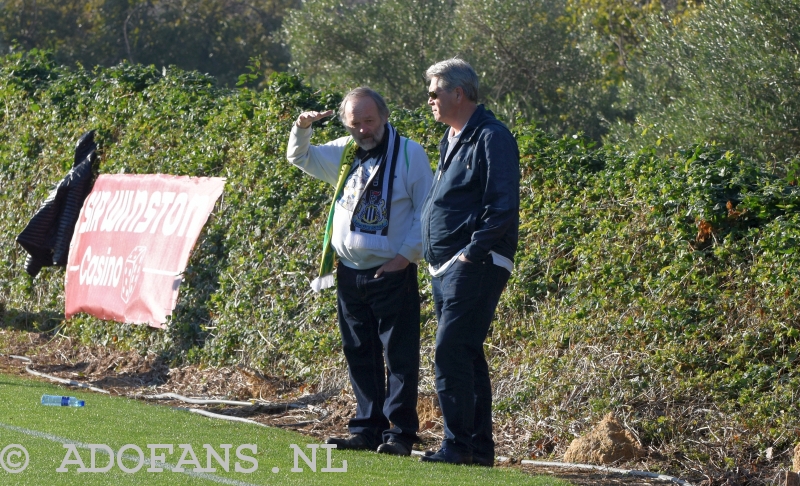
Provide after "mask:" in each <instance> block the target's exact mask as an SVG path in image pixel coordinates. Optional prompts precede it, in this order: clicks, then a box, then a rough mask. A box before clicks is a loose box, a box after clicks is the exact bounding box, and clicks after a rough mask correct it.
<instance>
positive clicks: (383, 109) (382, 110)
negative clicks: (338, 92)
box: [339, 86, 389, 125]
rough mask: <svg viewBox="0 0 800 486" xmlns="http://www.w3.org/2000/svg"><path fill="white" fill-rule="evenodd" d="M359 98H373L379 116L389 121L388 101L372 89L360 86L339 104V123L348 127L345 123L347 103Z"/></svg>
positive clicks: (345, 96)
mask: <svg viewBox="0 0 800 486" xmlns="http://www.w3.org/2000/svg"><path fill="white" fill-rule="evenodd" d="M358 98H372V101H374V102H375V104H376V105H378V114H379V115H380V116H381V117H382V118H383V119H385V120H388V119H389V107H388V106H386V101H384V99H383V96H381V95H380V94H378V92H377V91H375V90H374V89H372V88H368V87H366V86H360V87H358V88H356V89H353V90H351V91H350V92H349V93H347V94H346V95H344V98H343V99H342V102H341V103H340V104H339V121H341V122H342V124H343V125H346V123H345V121H344V110H345V107H346V106H347V102H348V101H350V100H352V99H358Z"/></svg>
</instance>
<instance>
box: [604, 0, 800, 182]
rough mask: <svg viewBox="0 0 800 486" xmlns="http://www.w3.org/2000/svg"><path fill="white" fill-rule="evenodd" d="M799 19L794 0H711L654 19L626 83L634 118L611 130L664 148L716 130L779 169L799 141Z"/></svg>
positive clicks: (616, 136) (634, 142) (730, 144)
mask: <svg viewBox="0 0 800 486" xmlns="http://www.w3.org/2000/svg"><path fill="white" fill-rule="evenodd" d="M798 25H800V6H798V4H797V2H794V1H792V0H755V1H743V0H718V1H714V2H709V3H708V4H707V5H706V6H705V7H704V8H702V9H699V10H698V11H697V12H696V13H695V15H692V16H688V17H687V18H684V21H683V22H677V23H675V24H673V23H672V22H664V21H663V19H657V20H654V21H653V22H652V24H651V26H650V30H649V34H648V36H647V39H646V41H645V42H644V43H643V44H642V45H641V49H642V51H643V53H644V54H643V56H642V57H641V58H640V59H638V60H636V61H633V62H631V63H630V64H629V66H630V70H631V76H630V82H629V83H627V84H626V86H625V90H624V96H623V98H624V100H625V102H626V103H628V106H629V107H630V108H632V109H633V110H634V111H635V112H636V113H637V120H636V124H635V125H633V126H628V125H618V126H616V127H614V129H613V136H612V140H615V141H617V142H623V141H626V140H629V141H630V145H631V146H653V145H657V144H660V145H661V147H662V149H664V150H675V148H676V147H681V146H683V147H686V146H688V145H691V144H693V143H696V142H697V141H700V140H716V141H717V142H718V143H720V144H721V145H722V146H724V147H726V148H729V149H732V150H737V151H739V152H741V153H744V154H748V155H749V156H751V157H756V158H758V159H760V160H765V161H771V162H772V163H775V165H776V169H778V170H779V171H783V172H785V171H786V170H787V169H788V168H789V167H787V166H789V165H792V164H793V162H791V160H789V159H792V158H793V157H795V156H796V154H797V153H798V151H800V135H798V125H797V124H798V120H799V119H800V101H799V100H800V98H798V96H797V93H798V90H799V89H800V84H798V82H800V77H798V75H797V59H798V58H797V56H798V47H799V46H800V44H799V43H798V40H800V27H798Z"/></svg>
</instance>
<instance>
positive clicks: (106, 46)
mask: <svg viewBox="0 0 800 486" xmlns="http://www.w3.org/2000/svg"><path fill="white" fill-rule="evenodd" d="M298 4H299V2H298V1H297V0H257V1H251V2H248V3H243V2H238V1H234V0H202V1H197V0H191V1H189V0H156V1H144V0H102V1H101V0H92V1H89V2H86V1H75V0H44V1H43V0H38V1H35V2H30V1H25V0H14V1H7V2H1V3H0V39H2V41H3V43H5V44H9V45H12V44H15V43H16V44H18V45H19V46H21V47H22V48H23V49H32V48H39V49H49V50H51V51H53V52H54V53H55V57H56V60H57V61H58V62H59V63H65V64H73V63H80V64H82V65H84V66H87V67H91V66H95V65H101V66H112V65H115V64H118V63H119V62H121V61H123V60H126V61H128V62H130V63H142V64H154V65H156V66H158V67H159V68H161V67H162V66H171V65H175V66H178V67H180V68H182V69H189V70H198V71H200V72H205V73H210V74H211V75H213V76H215V77H216V78H217V79H218V80H219V81H220V82H221V83H223V84H226V85H229V86H233V85H234V84H235V82H236V79H237V76H238V75H239V74H240V73H241V72H242V71H243V70H244V67H245V66H246V65H247V62H248V59H250V58H251V57H254V56H262V57H263V58H264V59H265V65H266V67H268V68H269V69H270V70H285V69H286V65H287V63H288V61H289V58H288V52H287V50H286V48H285V47H284V46H282V45H281V44H280V43H279V42H277V41H276V40H275V39H274V34H275V33H276V32H277V30H278V29H279V28H280V26H281V23H282V21H283V16H284V14H285V13H286V11H287V10H289V9H291V8H295V7H297V6H298ZM0 45H2V43H0Z"/></svg>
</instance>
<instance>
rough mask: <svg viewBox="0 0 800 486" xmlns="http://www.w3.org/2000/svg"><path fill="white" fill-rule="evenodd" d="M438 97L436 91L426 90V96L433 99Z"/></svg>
mask: <svg viewBox="0 0 800 486" xmlns="http://www.w3.org/2000/svg"><path fill="white" fill-rule="evenodd" d="M438 97H439V95H438V94H436V91H428V98H430V99H432V100H435V99H436V98H438Z"/></svg>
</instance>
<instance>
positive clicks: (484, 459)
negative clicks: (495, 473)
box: [472, 454, 494, 467]
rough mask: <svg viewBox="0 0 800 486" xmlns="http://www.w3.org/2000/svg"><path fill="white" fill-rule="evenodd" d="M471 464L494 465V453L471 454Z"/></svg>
mask: <svg viewBox="0 0 800 486" xmlns="http://www.w3.org/2000/svg"><path fill="white" fill-rule="evenodd" d="M472 464H475V465H476V466H483V467H494V455H491V456H490V455H485V456H484V455H482V454H472Z"/></svg>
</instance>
